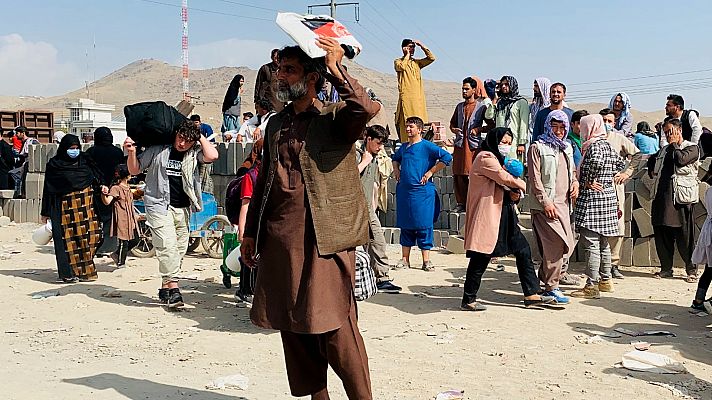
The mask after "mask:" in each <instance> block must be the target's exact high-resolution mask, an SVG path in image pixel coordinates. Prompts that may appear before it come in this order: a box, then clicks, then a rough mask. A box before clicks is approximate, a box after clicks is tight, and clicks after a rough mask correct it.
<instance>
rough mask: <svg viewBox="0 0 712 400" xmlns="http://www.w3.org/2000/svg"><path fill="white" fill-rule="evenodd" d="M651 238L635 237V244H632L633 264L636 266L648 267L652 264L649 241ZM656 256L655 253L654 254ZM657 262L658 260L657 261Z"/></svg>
mask: <svg viewBox="0 0 712 400" xmlns="http://www.w3.org/2000/svg"><path fill="white" fill-rule="evenodd" d="M652 241H653V239H652V238H639V239H635V244H634V245H633V265H634V266H636V267H650V266H654V263H653V262H652V260H651V254H652V252H651V244H650V243H651V242H652ZM656 257H657V254H656ZM658 264H659V262H658Z"/></svg>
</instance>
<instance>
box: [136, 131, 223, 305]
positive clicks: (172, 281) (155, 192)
mask: <svg viewBox="0 0 712 400" xmlns="http://www.w3.org/2000/svg"><path fill="white" fill-rule="evenodd" d="M198 143H199V144H198ZM124 149H125V150H126V152H127V153H128V160H127V165H128V167H129V173H131V174H132V175H138V174H140V173H142V172H143V171H145V170H147V173H146V190H145V193H144V197H143V198H144V203H145V205H146V224H147V225H148V226H149V227H150V228H151V233H152V235H153V246H154V248H155V249H156V258H158V270H159V272H160V274H161V288H160V289H159V290H158V299H159V300H160V301H161V302H162V303H163V304H166V305H167V306H168V307H170V308H175V307H183V296H182V295H181V293H180V289H179V288H178V275H179V273H180V268H181V265H182V263H183V256H184V255H185V253H186V251H187V250H188V240H189V239H190V232H189V229H188V220H189V218H190V211H191V209H192V210H194V211H200V210H201V209H202V208H203V203H202V187H201V184H200V168H199V165H200V164H203V163H211V162H213V161H215V160H217V158H218V152H217V149H215V146H213V145H212V144H211V143H210V142H208V139H207V138H206V137H205V136H203V135H202V134H201V133H200V130H199V128H198V125H196V124H194V123H193V122H190V121H184V122H183V123H181V124H180V125H179V126H178V127H177V129H176V130H175V138H174V139H173V143H172V144H166V145H155V146H150V147H148V148H146V150H144V151H143V153H141V155H140V156H137V155H136V146H135V143H134V141H133V139H131V138H130V137H129V138H126V140H125V141H124Z"/></svg>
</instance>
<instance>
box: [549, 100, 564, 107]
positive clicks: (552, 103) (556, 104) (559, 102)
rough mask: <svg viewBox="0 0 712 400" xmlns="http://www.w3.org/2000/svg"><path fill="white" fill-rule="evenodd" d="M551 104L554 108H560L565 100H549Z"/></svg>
mask: <svg viewBox="0 0 712 400" xmlns="http://www.w3.org/2000/svg"><path fill="white" fill-rule="evenodd" d="M549 102H550V103H551V105H552V106H558V105H559V104H561V103H562V102H563V100H551V99H549Z"/></svg>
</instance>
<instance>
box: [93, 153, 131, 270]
mask: <svg viewBox="0 0 712 400" xmlns="http://www.w3.org/2000/svg"><path fill="white" fill-rule="evenodd" d="M130 179H131V174H130V173H129V167H128V166H127V165H126V164H119V165H117V166H116V168H115V172H114V179H113V185H112V186H111V188H108V187H106V186H102V187H101V194H102V196H101V201H102V202H103V203H104V204H105V205H107V206H108V205H111V208H112V218H111V232H110V234H111V236H113V237H115V238H117V239H118V241H119V243H118V246H117V248H116V251H115V252H114V253H112V254H111V259H112V260H114V262H115V263H116V266H117V267H119V268H121V267H123V266H124V265H126V256H128V253H129V242H130V241H131V240H133V239H134V237H135V231H136V228H137V227H138V225H137V224H136V215H135V214H134V207H133V200H134V199H133V193H132V192H131V187H130V186H129V180H130Z"/></svg>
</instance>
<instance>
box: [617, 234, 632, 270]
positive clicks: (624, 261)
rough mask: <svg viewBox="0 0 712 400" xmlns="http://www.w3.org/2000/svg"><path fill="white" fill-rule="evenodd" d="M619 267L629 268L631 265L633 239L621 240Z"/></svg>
mask: <svg viewBox="0 0 712 400" xmlns="http://www.w3.org/2000/svg"><path fill="white" fill-rule="evenodd" d="M619 264H620V265H623V266H626V267H630V266H632V265H633V239H632V238H625V239H623V244H622V245H621V259H620V262H619Z"/></svg>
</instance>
